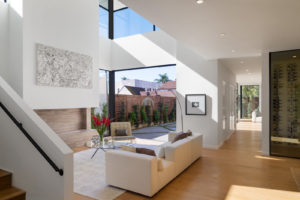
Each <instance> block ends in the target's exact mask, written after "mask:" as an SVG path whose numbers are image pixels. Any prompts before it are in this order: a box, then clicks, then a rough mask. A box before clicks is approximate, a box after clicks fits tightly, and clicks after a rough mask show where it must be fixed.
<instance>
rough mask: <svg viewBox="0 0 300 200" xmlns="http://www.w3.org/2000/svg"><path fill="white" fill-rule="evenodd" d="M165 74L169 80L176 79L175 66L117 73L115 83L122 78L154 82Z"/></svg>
mask: <svg viewBox="0 0 300 200" xmlns="http://www.w3.org/2000/svg"><path fill="white" fill-rule="evenodd" d="M164 73H167V74H168V77H169V79H171V80H175V79H176V66H172V67H156V68H149V69H137V70H127V71H119V72H116V74H115V76H116V77H115V79H116V81H120V80H121V79H122V77H126V78H128V79H139V80H144V81H154V80H155V79H157V78H159V74H164Z"/></svg>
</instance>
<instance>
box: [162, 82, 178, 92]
mask: <svg viewBox="0 0 300 200" xmlns="http://www.w3.org/2000/svg"><path fill="white" fill-rule="evenodd" d="M159 89H160V90H171V89H176V81H168V82H166V83H163V84H162V86H161V87H160V88H159Z"/></svg>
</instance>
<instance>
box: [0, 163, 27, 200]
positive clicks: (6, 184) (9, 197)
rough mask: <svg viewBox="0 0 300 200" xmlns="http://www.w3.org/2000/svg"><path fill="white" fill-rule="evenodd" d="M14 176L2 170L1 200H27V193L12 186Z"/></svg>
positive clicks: (0, 180) (0, 171) (0, 181)
mask: <svg viewBox="0 0 300 200" xmlns="http://www.w3.org/2000/svg"><path fill="white" fill-rule="evenodd" d="M11 182H12V174H11V173H9V172H6V171H3V170H1V169H0V200H25V199H26V193H25V192H24V191H23V190H20V189H18V188H15V187H13V186H12V185H11Z"/></svg>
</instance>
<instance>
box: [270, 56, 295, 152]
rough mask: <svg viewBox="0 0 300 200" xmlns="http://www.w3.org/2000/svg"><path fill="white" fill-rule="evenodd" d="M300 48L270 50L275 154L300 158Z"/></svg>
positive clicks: (272, 141) (271, 148)
mask: <svg viewBox="0 0 300 200" xmlns="http://www.w3.org/2000/svg"><path fill="white" fill-rule="evenodd" d="M299 90H300V50H292V51H284V52H274V53H270V131H271V137H270V151H271V155H275V156H286V157H294V158H300V92H299Z"/></svg>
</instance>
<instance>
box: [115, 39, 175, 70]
mask: <svg viewBox="0 0 300 200" xmlns="http://www.w3.org/2000/svg"><path fill="white" fill-rule="evenodd" d="M114 42H115V43H116V44H117V45H118V46H120V47H121V48H122V49H124V50H125V51H126V52H128V53H129V54H130V55H131V56H132V57H134V58H135V59H137V60H138V61H139V62H141V63H142V64H143V65H145V66H155V65H162V64H170V63H175V62H176V58H174V56H173V55H171V54H169V53H168V52H167V51H165V50H164V49H162V48H161V47H160V46H158V45H157V44H155V43H153V42H152V41H151V40H150V39H148V38H146V37H145V36H143V35H142V34H140V35H134V36H130V37H125V38H119V39H115V40H114Z"/></svg>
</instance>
